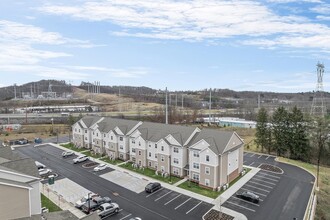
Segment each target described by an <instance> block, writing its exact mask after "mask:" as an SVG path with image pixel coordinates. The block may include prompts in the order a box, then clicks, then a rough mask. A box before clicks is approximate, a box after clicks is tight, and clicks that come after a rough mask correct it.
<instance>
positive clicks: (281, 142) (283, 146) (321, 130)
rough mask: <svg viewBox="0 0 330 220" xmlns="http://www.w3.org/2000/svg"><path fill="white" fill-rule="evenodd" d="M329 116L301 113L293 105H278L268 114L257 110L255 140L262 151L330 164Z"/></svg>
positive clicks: (262, 110) (262, 109)
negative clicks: (315, 116) (291, 106)
mask: <svg viewBox="0 0 330 220" xmlns="http://www.w3.org/2000/svg"><path fill="white" fill-rule="evenodd" d="M329 133H330V129H329V120H328V119H326V118H321V117H318V118H314V117H309V116H308V115H304V114H303V113H302V111H301V110H299V109H298V108H297V107H294V108H292V109H291V110H286V109H285V108H284V107H278V108H277V109H276V110H275V111H274V113H273V114H272V115H271V116H270V115H269V113H268V112H267V110H266V109H265V108H261V109H260V110H259V112H258V114H257V126H256V139H255V142H256V144H257V147H258V148H261V151H262V152H267V153H268V154H274V153H275V154H276V155H278V156H283V157H288V158H291V159H295V160H301V161H306V162H312V163H316V162H317V160H321V163H323V164H325V165H330V161H329V160H328V158H329V157H330V143H329V139H330V138H329V136H330V135H329Z"/></svg>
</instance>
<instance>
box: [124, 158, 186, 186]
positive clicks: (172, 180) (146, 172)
mask: <svg viewBox="0 0 330 220" xmlns="http://www.w3.org/2000/svg"><path fill="white" fill-rule="evenodd" d="M119 166H120V167H122V168H125V169H128V170H131V171H134V172H136V173H140V174H142V175H145V176H148V177H152V178H154V179H156V180H159V181H163V182H165V183H169V184H174V183H176V182H178V181H180V180H182V179H181V178H179V177H176V176H171V178H170V177H167V178H164V177H162V176H161V175H156V174H155V171H154V170H152V169H149V168H144V170H142V169H135V168H133V167H132V163H130V162H129V163H126V164H122V165H119Z"/></svg>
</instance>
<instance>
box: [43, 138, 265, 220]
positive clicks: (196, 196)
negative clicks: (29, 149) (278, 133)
mask: <svg viewBox="0 0 330 220" xmlns="http://www.w3.org/2000/svg"><path fill="white" fill-rule="evenodd" d="M49 144H50V145H52V146H54V147H57V148H60V149H62V150H68V149H67V148H65V147H62V146H60V145H57V144H53V143H49ZM76 154H77V155H81V153H79V152H76ZM90 160H91V161H95V162H97V163H106V162H104V161H102V160H99V159H96V158H93V157H90ZM123 163H126V162H123ZM107 164H108V166H109V167H110V168H112V169H114V170H117V171H120V172H124V173H127V174H129V175H131V176H134V177H137V178H139V179H143V180H146V181H149V182H154V181H155V179H153V178H150V177H148V176H144V175H141V174H139V173H135V172H132V171H130V170H127V169H124V168H122V167H119V166H118V165H113V164H110V163H107ZM246 167H248V168H250V169H251V171H250V172H248V173H247V174H245V175H244V176H243V177H242V178H241V179H240V180H239V181H237V182H236V183H235V184H234V185H233V186H231V187H230V188H229V189H227V190H226V191H225V192H223V193H222V194H221V195H220V196H218V197H217V198H216V199H213V198H210V197H207V196H203V195H200V194H198V193H194V192H191V191H188V190H185V189H182V188H180V187H177V186H178V185H180V184H181V183H183V182H185V181H187V179H186V178H184V179H183V180H180V181H179V182H177V183H176V184H173V185H171V184H168V183H165V182H161V184H162V186H164V187H166V188H168V189H170V190H172V191H175V192H178V193H181V194H183V195H186V196H189V197H192V198H194V199H197V200H201V201H204V202H206V203H211V204H213V205H214V207H213V209H215V210H217V211H219V209H220V204H221V205H222V204H223V203H225V202H226V201H227V199H229V198H230V197H231V196H232V195H233V194H235V193H236V192H237V190H238V189H239V188H241V187H242V186H243V185H244V184H245V183H246V182H248V181H249V180H250V179H251V178H252V177H253V176H254V175H255V174H256V173H257V172H258V171H259V170H260V169H259V168H255V167H249V166H246ZM221 212H223V213H226V214H228V215H231V216H233V217H234V218H235V220H247V218H246V217H245V216H244V215H243V214H241V213H238V212H236V211H233V210H231V209H228V208H225V207H221Z"/></svg>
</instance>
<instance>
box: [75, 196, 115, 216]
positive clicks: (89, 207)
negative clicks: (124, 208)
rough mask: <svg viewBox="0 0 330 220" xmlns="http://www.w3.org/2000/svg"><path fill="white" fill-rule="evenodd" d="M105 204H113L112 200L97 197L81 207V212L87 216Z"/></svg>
mask: <svg viewBox="0 0 330 220" xmlns="http://www.w3.org/2000/svg"><path fill="white" fill-rule="evenodd" d="M104 203H111V199H110V198H109V197H103V198H102V197H96V198H93V199H92V200H90V201H87V202H86V203H85V204H83V205H82V206H81V210H82V211H83V212H85V213H87V214H89V213H90V212H91V211H95V210H96V209H98V208H99V207H100V205H102V204H104Z"/></svg>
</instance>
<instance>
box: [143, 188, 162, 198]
mask: <svg viewBox="0 0 330 220" xmlns="http://www.w3.org/2000/svg"><path fill="white" fill-rule="evenodd" d="M163 189H164V188H161V189H160V190H157V191H155V192H153V193H150V194H149V195H147V196H146V198H148V197H149V196H152V195H153V194H155V193H157V192H160V191H162V190H163Z"/></svg>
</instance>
